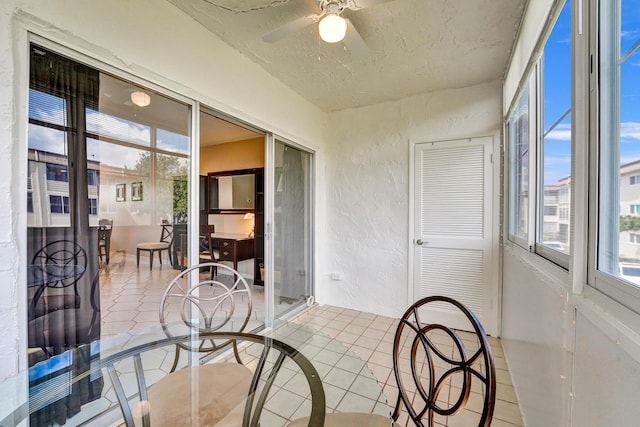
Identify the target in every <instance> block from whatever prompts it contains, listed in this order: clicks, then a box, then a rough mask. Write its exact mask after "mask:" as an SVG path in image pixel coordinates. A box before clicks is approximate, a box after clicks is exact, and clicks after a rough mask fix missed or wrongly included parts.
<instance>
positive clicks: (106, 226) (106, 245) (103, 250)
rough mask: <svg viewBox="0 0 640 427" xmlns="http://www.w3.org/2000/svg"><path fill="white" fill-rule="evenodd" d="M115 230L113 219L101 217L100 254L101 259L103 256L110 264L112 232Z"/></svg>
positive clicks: (99, 222)
mask: <svg viewBox="0 0 640 427" xmlns="http://www.w3.org/2000/svg"><path fill="white" fill-rule="evenodd" d="M112 231H113V220H112V219H101V220H99V221H98V256H99V257H100V261H102V260H103V257H104V259H105V261H106V263H107V265H109V260H110V258H111V232H112Z"/></svg>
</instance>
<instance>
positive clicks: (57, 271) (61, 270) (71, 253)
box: [27, 240, 87, 320]
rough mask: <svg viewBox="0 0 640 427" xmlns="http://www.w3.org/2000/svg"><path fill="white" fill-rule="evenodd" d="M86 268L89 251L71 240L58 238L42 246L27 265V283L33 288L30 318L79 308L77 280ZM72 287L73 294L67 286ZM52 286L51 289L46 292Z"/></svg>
mask: <svg viewBox="0 0 640 427" xmlns="http://www.w3.org/2000/svg"><path fill="white" fill-rule="evenodd" d="M86 268H87V252H86V251H85V250H84V248H83V247H82V246H80V245H79V244H77V243H75V242H73V241H71V240H56V241H53V242H49V243H47V244H46V245H45V246H43V247H42V248H40V249H39V250H38V251H37V252H36V253H35V254H34V255H33V258H32V259H31V264H30V265H29V266H28V271H27V273H28V279H27V285H28V287H29V288H30V289H33V290H34V291H33V295H32V296H31V302H30V304H29V320H33V319H35V318H36V317H39V316H42V315H44V314H47V313H50V312H53V311H56V310H61V309H65V308H79V307H80V302H81V298H80V294H79V292H78V282H79V281H80V279H81V278H82V276H83V275H84V273H85V271H86ZM70 287H73V293H69V292H66V291H65V290H64V289H65V288H70ZM48 289H51V292H47V290H48Z"/></svg>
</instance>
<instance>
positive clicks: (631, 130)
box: [620, 122, 640, 139]
mask: <svg viewBox="0 0 640 427" xmlns="http://www.w3.org/2000/svg"><path fill="white" fill-rule="evenodd" d="M620 138H629V139H640V123H638V122H624V123H620Z"/></svg>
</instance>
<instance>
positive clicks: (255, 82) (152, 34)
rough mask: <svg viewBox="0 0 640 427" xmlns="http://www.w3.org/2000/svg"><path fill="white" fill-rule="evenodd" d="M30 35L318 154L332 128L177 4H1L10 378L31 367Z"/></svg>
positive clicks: (4, 371) (0, 147)
mask: <svg viewBox="0 0 640 427" xmlns="http://www.w3.org/2000/svg"><path fill="white" fill-rule="evenodd" d="M28 32H32V33H34V34H36V35H38V36H40V37H42V38H45V39H47V40H50V41H53V42H56V43H58V44H61V45H63V46H65V47H67V48H70V49H72V50H75V51H78V52H80V53H81V54H84V55H86V56H88V57H89V58H92V59H93V60H96V61H99V62H102V63H106V64H108V65H109V66H110V67H113V70H114V71H116V72H117V71H119V70H120V71H124V72H127V73H131V74H132V75H134V76H136V77H139V78H142V79H145V80H147V81H149V82H151V83H152V84H155V85H158V86H160V87H165V88H167V89H168V90H170V91H173V92H176V93H179V94H181V95H184V96H186V97H189V98H192V99H196V100H199V101H200V102H201V103H202V104H203V105H206V106H208V107H211V108H214V109H218V110H220V111H222V112H225V113H227V114H230V115H233V116H235V117H237V118H238V119H240V120H245V121H247V122H250V123H252V124H253V125H255V126H257V127H262V128H263V129H265V130H267V131H271V132H275V133H277V134H280V135H282V136H283V137H286V138H289V139H291V140H293V141H295V142H297V143H300V144H303V145H306V146H308V147H310V148H312V149H319V148H320V147H321V146H322V143H323V141H322V139H323V132H324V125H325V123H326V121H325V119H326V114H325V113H324V112H322V111H321V110H319V109H318V108H316V107H315V106H313V105H312V104H310V103H309V102H308V101H306V100H304V99H303V98H301V97H300V96H299V95H297V94H296V93H294V92H293V91H291V90H290V89H288V88H287V87H285V86H284V85H283V84H282V83H281V82H279V81H278V80H276V79H275V78H273V77H272V76H271V75H269V74H268V73H266V72H265V71H264V70H263V69H262V68H260V67H259V66H258V65H256V64H255V63H253V62H251V61H249V60H248V59H247V58H246V57H244V56H243V55H240V54H238V53H237V52H235V51H234V50H233V49H232V48H231V47H230V46H229V45H227V44H226V43H223V42H222V41H221V40H219V39H218V38H217V37H215V36H214V35H212V34H211V33H210V32H209V31H207V30H205V29H204V28H203V27H202V26H200V25H199V24H197V23H195V22H194V21H193V20H192V19H191V18H190V17H188V16H187V15H185V14H184V13H182V12H181V11H179V10H178V9H176V8H175V7H174V6H173V5H171V4H169V3H168V2H164V1H155V0H136V1H128V0H110V1H105V2H87V1H83V0H67V1H51V2H47V1H45V2H43V1H38V0H3V1H2V2H0V141H2V143H1V144H0V200H1V202H2V203H0V206H2V207H1V208H0V224H1V225H2V226H1V227H0V287H1V293H2V298H0V379H2V378H5V377H6V376H8V375H11V374H12V373H15V372H18V371H20V370H23V369H25V368H26V353H25V352H26V340H25V338H26V318H27V316H26V289H25V288H26V287H25V286H24V283H26V271H25V270H26V269H25V266H26V264H27V263H26V262H25V259H26V229H27V216H26V215H20V213H23V212H24V211H25V209H24V208H22V207H23V206H26V205H27V192H26V191H25V190H26V188H27V146H26V128H27V87H28V42H29V37H28ZM319 158H320V159H321V158H323V156H319ZM321 165H322V164H321V163H319V166H320V169H322V166H321ZM319 175H320V176H321V175H322V174H321V173H319ZM319 182H320V185H319V189H318V190H319V192H321V191H322V187H321V185H322V184H321V183H322V179H321V178H320V179H319ZM322 220H323V219H322V218H316V221H317V222H318V223H319V224H322Z"/></svg>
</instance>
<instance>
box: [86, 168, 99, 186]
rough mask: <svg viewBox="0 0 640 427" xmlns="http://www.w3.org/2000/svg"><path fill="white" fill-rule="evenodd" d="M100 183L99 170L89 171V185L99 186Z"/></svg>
mask: <svg viewBox="0 0 640 427" xmlns="http://www.w3.org/2000/svg"><path fill="white" fill-rule="evenodd" d="M99 183H100V178H99V173H98V171H97V170H88V171H87V185H98V184H99Z"/></svg>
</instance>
